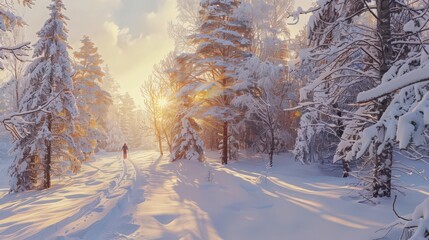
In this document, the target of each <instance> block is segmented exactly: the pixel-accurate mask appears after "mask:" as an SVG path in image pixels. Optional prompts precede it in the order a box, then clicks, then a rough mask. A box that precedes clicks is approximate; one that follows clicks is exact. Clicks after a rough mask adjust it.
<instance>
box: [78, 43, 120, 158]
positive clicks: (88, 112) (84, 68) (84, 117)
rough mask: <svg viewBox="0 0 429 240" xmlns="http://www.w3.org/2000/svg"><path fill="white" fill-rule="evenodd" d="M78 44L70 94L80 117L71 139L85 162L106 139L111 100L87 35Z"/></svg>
mask: <svg viewBox="0 0 429 240" xmlns="http://www.w3.org/2000/svg"><path fill="white" fill-rule="evenodd" d="M81 42H82V47H81V48H80V50H79V51H78V52H75V53H74V56H75V58H76V61H77V62H76V64H75V74H74V75H73V86H74V91H73V93H74V95H75V97H76V101H77V106H78V109H79V116H78V117H77V118H76V119H75V126H76V132H75V133H74V134H73V138H74V141H75V142H76V144H77V146H78V148H79V149H80V151H82V153H83V155H84V157H85V160H88V159H89V158H90V156H91V154H92V153H93V152H94V150H95V148H96V147H97V144H98V143H99V142H101V141H103V140H104V139H105V138H106V136H105V135H106V131H107V122H106V118H107V113H108V110H109V107H110V105H111V104H112V100H111V96H110V94H109V93H108V92H106V91H104V90H103V89H102V84H103V78H104V77H105V74H104V72H103V70H102V68H101V64H102V63H103V60H102V59H101V56H100V55H99V54H98V53H97V48H96V47H95V45H94V43H93V42H91V40H90V39H89V37H88V36H84V37H83V39H82V40H81Z"/></svg>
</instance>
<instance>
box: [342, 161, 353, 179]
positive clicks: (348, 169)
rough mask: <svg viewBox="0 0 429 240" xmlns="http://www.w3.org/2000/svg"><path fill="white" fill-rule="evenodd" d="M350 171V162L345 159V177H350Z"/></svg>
mask: <svg viewBox="0 0 429 240" xmlns="http://www.w3.org/2000/svg"><path fill="white" fill-rule="evenodd" d="M350 172H351V169H350V163H349V162H348V161H346V160H344V159H343V178H346V177H349V176H350Z"/></svg>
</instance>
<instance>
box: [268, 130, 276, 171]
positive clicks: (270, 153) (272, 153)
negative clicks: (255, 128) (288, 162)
mask: <svg viewBox="0 0 429 240" xmlns="http://www.w3.org/2000/svg"><path fill="white" fill-rule="evenodd" d="M270 134H271V140H270V152H269V157H270V167H271V168H272V167H273V155H274V151H275V149H276V146H275V144H276V142H275V138H274V128H273V127H272V126H271V127H270Z"/></svg>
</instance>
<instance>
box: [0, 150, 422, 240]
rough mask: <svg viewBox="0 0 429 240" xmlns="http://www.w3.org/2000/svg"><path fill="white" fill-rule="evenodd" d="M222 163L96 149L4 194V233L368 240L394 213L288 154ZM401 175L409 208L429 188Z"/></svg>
mask: <svg viewBox="0 0 429 240" xmlns="http://www.w3.org/2000/svg"><path fill="white" fill-rule="evenodd" d="M218 162H219V161H218V160H216V159H215V158H209V159H208V162H207V163H206V164H200V163H198V162H191V161H185V162H178V163H169V162H168V158H166V157H162V158H161V157H159V155H158V153H157V152H154V151H136V152H131V153H130V156H129V160H126V161H122V159H121V158H120V156H119V154H117V153H103V154H99V155H98V156H97V160H96V161H93V162H90V163H87V164H85V165H84V167H83V169H82V172H81V173H80V174H78V175H77V176H73V177H69V178H64V179H56V180H55V182H54V187H53V188H52V189H49V190H45V191H39V192H27V193H21V194H6V193H0V194H1V196H0V239H91V240H93V239H246V240H248V239H288V240H289V239H290V240H295V239H320V240H325V239H326V240H332V239H347V240H365V239H375V238H377V237H382V236H383V235H384V234H385V233H386V231H380V232H376V231H377V230H379V229H381V228H383V227H385V226H386V225H388V224H389V223H391V222H393V221H395V219H396V217H395V216H394V214H393V212H392V210H391V208H392V205H391V204H392V200H383V201H382V202H380V204H378V205H376V206H372V205H368V204H360V203H357V200H356V199H353V198H351V197H349V196H350V195H353V194H351V191H353V187H350V185H349V184H350V183H352V182H353V180H350V179H347V180H345V179H342V178H339V177H338V175H339V174H340V173H337V172H331V171H330V170H329V169H326V168H321V167H319V166H302V165H300V164H299V163H296V162H294V161H293V160H291V158H290V156H289V155H287V154H286V155H282V156H277V157H276V161H275V167H274V168H273V169H271V170H270V171H266V170H265V162H264V161H263V160H260V159H257V158H254V159H251V158H249V159H246V160H243V161H239V162H233V163H231V164H229V165H228V166H222V165H220V164H219V163H218ZM416 165H417V166H418V167H421V168H423V167H425V165H423V164H421V163H417V164H416ZM426 168H427V167H426ZM2 174H3V173H2ZM1 179H2V180H3V179H6V178H1ZM402 179H403V181H404V184H408V185H411V183H413V184H414V185H413V186H411V187H410V188H409V189H407V190H404V191H405V192H406V194H407V196H402V195H401V196H399V198H398V203H397V206H396V208H397V210H398V212H399V213H402V214H407V213H411V212H412V211H413V209H414V207H415V206H416V205H417V204H418V203H420V202H421V201H422V200H423V199H424V198H425V197H426V196H428V195H429V187H428V186H427V185H428V184H427V182H425V181H423V180H422V179H420V178H419V177H417V176H404V177H403V178H402ZM1 184H2V186H4V185H5V184H6V185H7V183H1ZM390 235H392V234H390ZM385 239H389V238H385ZM391 239H395V238H391ZM396 239H397V238H396Z"/></svg>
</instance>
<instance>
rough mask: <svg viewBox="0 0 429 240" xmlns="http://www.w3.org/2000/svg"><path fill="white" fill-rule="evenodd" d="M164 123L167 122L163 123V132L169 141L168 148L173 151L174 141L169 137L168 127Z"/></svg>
mask: <svg viewBox="0 0 429 240" xmlns="http://www.w3.org/2000/svg"><path fill="white" fill-rule="evenodd" d="M164 125H165V124H163V127H162V132H163V134H164V136H165V140H166V141H167V145H168V150H169V152H170V153H171V151H172V150H173V146H172V143H171V141H170V138H169V136H168V133H167V129H165V126H164Z"/></svg>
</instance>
